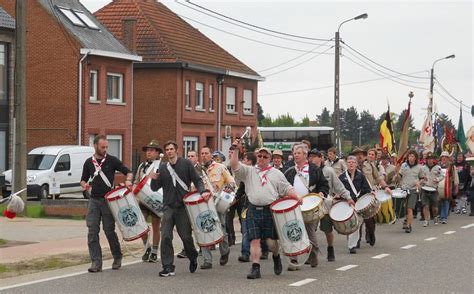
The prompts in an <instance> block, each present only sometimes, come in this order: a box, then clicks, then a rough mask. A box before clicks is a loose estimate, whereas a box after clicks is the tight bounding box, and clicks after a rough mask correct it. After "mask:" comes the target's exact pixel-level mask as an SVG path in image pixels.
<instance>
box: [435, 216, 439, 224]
mask: <svg viewBox="0 0 474 294" xmlns="http://www.w3.org/2000/svg"><path fill="white" fill-rule="evenodd" d="M434 224H435V225H437V224H439V216H437V217H435V218H434Z"/></svg>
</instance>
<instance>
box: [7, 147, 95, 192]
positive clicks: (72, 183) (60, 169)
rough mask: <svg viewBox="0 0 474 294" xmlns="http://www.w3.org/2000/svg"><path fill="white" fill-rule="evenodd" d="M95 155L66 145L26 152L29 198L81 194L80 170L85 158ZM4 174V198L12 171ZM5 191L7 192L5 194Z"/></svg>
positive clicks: (9, 190)
mask: <svg viewBox="0 0 474 294" xmlns="http://www.w3.org/2000/svg"><path fill="white" fill-rule="evenodd" d="M92 154H94V148H93V147H89V146H77V145H65V146H45V147H38V148H35V149H33V150H31V151H30V152H29V153H28V160H27V188H28V189H27V190H28V196H36V197H37V198H38V199H40V200H41V199H43V198H46V197H48V195H52V194H54V195H59V194H62V193H73V192H80V191H82V189H81V186H80V184H79V183H80V181H81V176H82V168H83V166H84V162H85V161H86V159H87V158H89V157H91V156H92ZM3 174H4V175H5V188H4V189H5V190H6V191H4V193H3V195H6V194H9V193H11V181H12V171H11V170H7V171H5V172H4V173H3ZM5 192H6V193H5Z"/></svg>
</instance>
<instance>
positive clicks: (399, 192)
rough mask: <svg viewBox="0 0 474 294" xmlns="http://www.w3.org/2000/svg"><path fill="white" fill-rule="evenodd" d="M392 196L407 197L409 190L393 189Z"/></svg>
mask: <svg viewBox="0 0 474 294" xmlns="http://www.w3.org/2000/svg"><path fill="white" fill-rule="evenodd" d="M392 197H393V198H406V197H407V192H406V191H405V190H402V189H394V190H392Z"/></svg>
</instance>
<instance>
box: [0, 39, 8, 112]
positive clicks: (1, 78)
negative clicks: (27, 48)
mask: <svg viewBox="0 0 474 294" xmlns="http://www.w3.org/2000/svg"><path fill="white" fill-rule="evenodd" d="M7 90H8V80H7V46H6V45H5V44H0V104H7V101H8V95H7V92H8V91H7ZM7 121H8V120H7Z"/></svg>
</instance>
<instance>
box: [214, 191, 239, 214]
mask: <svg viewBox="0 0 474 294" xmlns="http://www.w3.org/2000/svg"><path fill="white" fill-rule="evenodd" d="M215 199H216V200H215V203H216V210H217V212H218V213H220V214H224V213H226V212H227V210H229V208H230V205H231V204H232V202H234V199H235V193H234V192H231V193H228V192H226V191H224V190H221V191H220V192H219V193H217V194H216V198H215Z"/></svg>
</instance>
